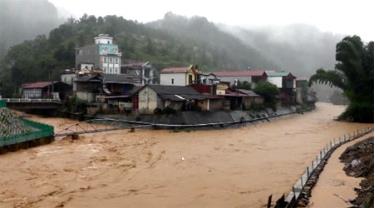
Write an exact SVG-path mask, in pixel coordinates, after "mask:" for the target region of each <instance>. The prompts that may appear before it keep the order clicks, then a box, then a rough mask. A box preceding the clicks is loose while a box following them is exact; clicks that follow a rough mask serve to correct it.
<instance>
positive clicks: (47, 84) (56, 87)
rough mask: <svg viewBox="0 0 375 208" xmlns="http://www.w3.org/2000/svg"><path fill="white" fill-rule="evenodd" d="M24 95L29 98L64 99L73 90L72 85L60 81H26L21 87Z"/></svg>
mask: <svg viewBox="0 0 375 208" xmlns="http://www.w3.org/2000/svg"><path fill="white" fill-rule="evenodd" d="M21 91H22V97H23V98H29V99H45V98H50V99H58V100H63V99H65V98H66V97H67V96H68V95H70V94H71V92H72V87H71V86H70V85H68V84H65V83H63V82H59V81H43V82H33V83H25V84H23V85H22V87H21Z"/></svg>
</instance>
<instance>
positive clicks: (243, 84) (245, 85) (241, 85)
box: [237, 81, 251, 90]
mask: <svg viewBox="0 0 375 208" xmlns="http://www.w3.org/2000/svg"><path fill="white" fill-rule="evenodd" d="M237 88H238V89H245V90H251V83H250V82H248V81H243V82H241V81H238V83H237Z"/></svg>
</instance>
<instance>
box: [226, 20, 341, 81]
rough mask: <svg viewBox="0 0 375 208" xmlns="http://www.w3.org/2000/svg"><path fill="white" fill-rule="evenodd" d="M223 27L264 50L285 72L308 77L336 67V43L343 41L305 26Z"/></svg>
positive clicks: (333, 35)
mask: <svg viewBox="0 0 375 208" xmlns="http://www.w3.org/2000/svg"><path fill="white" fill-rule="evenodd" d="M220 28H221V29H222V30H224V31H226V32H228V33H230V34H233V35H234V36H236V37H238V38H240V39H241V40H242V41H243V43H245V44H248V45H250V46H252V47H254V48H255V49H257V50H258V51H260V52H261V53H262V54H263V55H265V56H267V57H268V58H270V59H271V60H272V61H273V62H275V63H276V64H277V65H278V66H280V67H281V69H283V70H287V71H291V72H293V73H294V74H296V75H298V76H306V77H308V76H310V75H311V74H313V73H314V72H315V70H316V69H318V68H325V69H333V68H334V67H335V62H336V61H335V53H336V44H337V43H338V42H339V41H340V40H341V39H342V38H343V35H340V34H332V33H328V32H322V31H320V30H318V29H317V28H316V27H314V26H311V25H304V24H295V25H288V26H284V27H281V26H279V27H261V28H260V27H258V28H250V29H244V28H239V27H231V26H225V25H220Z"/></svg>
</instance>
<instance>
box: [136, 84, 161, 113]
mask: <svg viewBox="0 0 375 208" xmlns="http://www.w3.org/2000/svg"><path fill="white" fill-rule="evenodd" d="M157 107H158V95H157V94H156V92H155V91H154V90H152V89H151V88H149V87H145V88H143V89H142V90H141V91H139V93H138V109H139V112H140V113H153V112H154V110H155V108H157Z"/></svg>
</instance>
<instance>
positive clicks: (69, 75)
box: [60, 69, 77, 86]
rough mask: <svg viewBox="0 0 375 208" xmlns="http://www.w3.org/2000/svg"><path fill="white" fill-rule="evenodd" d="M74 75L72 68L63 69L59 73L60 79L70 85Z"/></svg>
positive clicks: (75, 75) (74, 77)
mask: <svg viewBox="0 0 375 208" xmlns="http://www.w3.org/2000/svg"><path fill="white" fill-rule="evenodd" d="M76 77H77V74H76V72H75V70H74V69H65V70H64V72H63V73H62V74H61V75H60V79H61V80H60V81H61V82H64V83H65V84H68V85H70V86H73V83H74V80H75V79H76Z"/></svg>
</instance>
